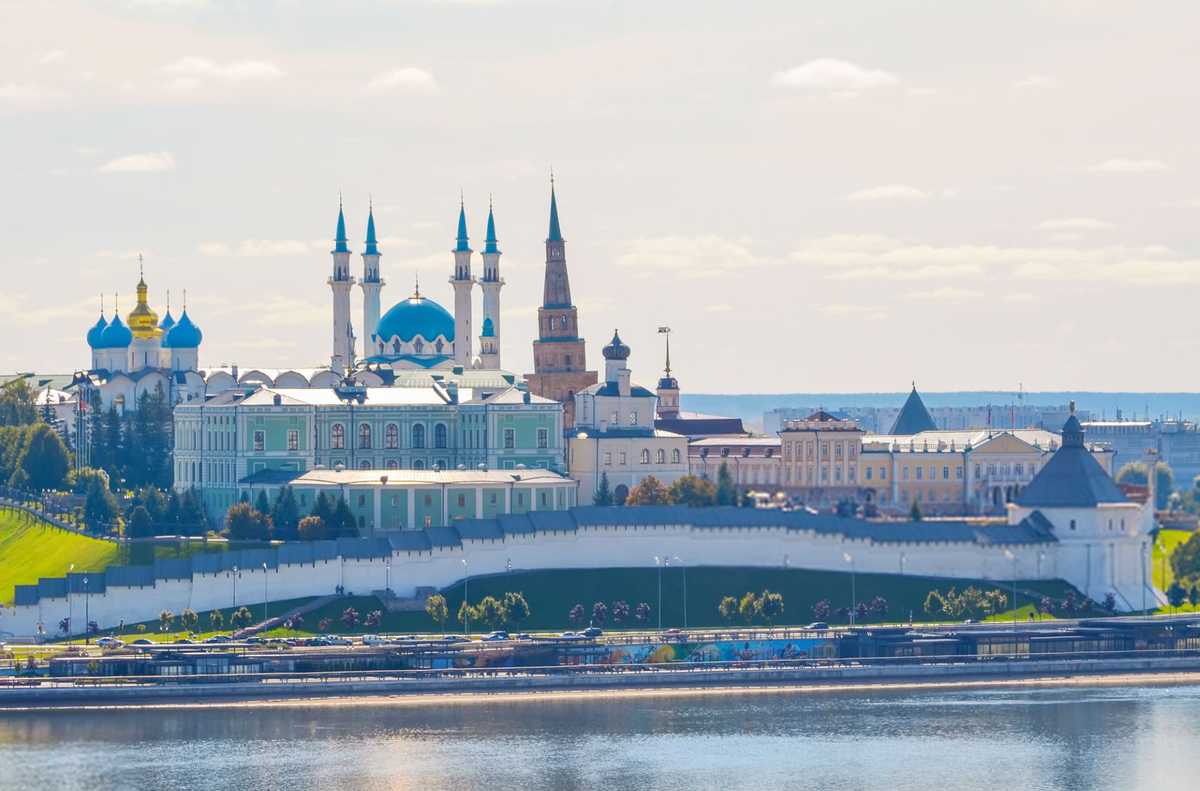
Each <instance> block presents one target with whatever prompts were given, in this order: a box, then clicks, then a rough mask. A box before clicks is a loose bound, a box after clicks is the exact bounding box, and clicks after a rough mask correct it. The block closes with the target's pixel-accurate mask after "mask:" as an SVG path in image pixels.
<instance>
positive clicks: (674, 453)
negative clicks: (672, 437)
mask: <svg viewBox="0 0 1200 791" xmlns="http://www.w3.org/2000/svg"><path fill="white" fill-rule="evenodd" d="M681 458H682V457H681V456H680V454H679V448H676V449H675V450H673V451H671V463H672V464H679V462H680V459H681Z"/></svg>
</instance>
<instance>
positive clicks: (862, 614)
mask: <svg viewBox="0 0 1200 791" xmlns="http://www.w3.org/2000/svg"><path fill="white" fill-rule="evenodd" d="M865 620H867V603H866V602H861V601H860V602H859V603H858V604H856V605H854V622H855V623H856V624H859V623H862V622H863V621H865Z"/></svg>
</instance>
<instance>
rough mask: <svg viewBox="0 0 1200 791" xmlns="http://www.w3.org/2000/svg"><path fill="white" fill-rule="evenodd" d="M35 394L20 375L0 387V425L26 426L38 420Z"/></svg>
mask: <svg viewBox="0 0 1200 791" xmlns="http://www.w3.org/2000/svg"><path fill="white" fill-rule="evenodd" d="M36 400H37V394H36V393H34V392H33V389H32V388H30V386H29V381H28V380H27V379H26V378H24V377H21V378H19V379H13V380H11V381H9V382H7V383H6V384H5V385H4V386H3V387H0V426H28V425H31V424H33V423H36V422H37V421H38V413H37V406H36V405H35V401H36Z"/></svg>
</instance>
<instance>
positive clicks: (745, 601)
mask: <svg viewBox="0 0 1200 791" xmlns="http://www.w3.org/2000/svg"><path fill="white" fill-rule="evenodd" d="M738 615H740V616H742V620H744V621H745V622H746V625H747V626H749V625H750V624H751V623H752V622H753V621H754V616H756V615H758V598H757V597H756V596H755V595H754V591H746V595H745V596H743V597H742V598H741V601H739V602H738Z"/></svg>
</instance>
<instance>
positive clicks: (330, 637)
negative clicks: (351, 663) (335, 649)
mask: <svg viewBox="0 0 1200 791" xmlns="http://www.w3.org/2000/svg"><path fill="white" fill-rule="evenodd" d="M325 644H326V645H354V643H353V642H351V640H350V638H349V637H338V636H337V635H336V634H327V635H325Z"/></svg>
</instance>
